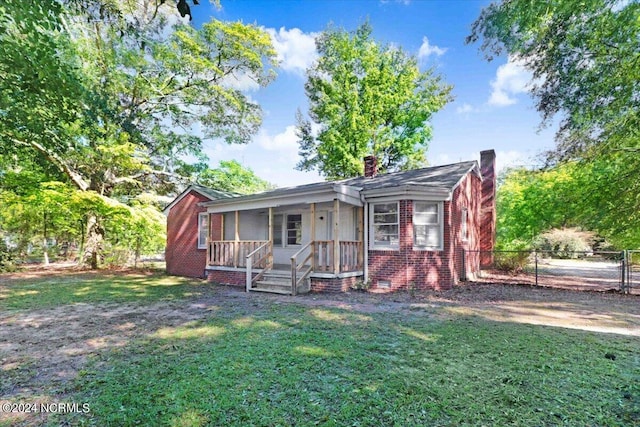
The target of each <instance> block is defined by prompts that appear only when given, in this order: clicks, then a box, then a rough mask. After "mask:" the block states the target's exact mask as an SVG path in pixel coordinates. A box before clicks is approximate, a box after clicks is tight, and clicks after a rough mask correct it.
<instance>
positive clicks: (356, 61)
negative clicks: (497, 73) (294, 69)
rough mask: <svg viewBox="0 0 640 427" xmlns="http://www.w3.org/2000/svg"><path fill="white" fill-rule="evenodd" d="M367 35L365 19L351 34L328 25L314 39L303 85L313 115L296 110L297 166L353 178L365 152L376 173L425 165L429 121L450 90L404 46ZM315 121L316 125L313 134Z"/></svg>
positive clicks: (447, 97)
mask: <svg viewBox="0 0 640 427" xmlns="http://www.w3.org/2000/svg"><path fill="white" fill-rule="evenodd" d="M371 32H372V29H371V26H370V25H369V24H368V23H365V24H363V25H361V26H360V27H359V28H358V29H357V30H356V31H355V32H353V33H349V32H346V31H344V30H337V29H334V28H329V29H328V30H326V31H324V32H323V33H322V34H321V35H320V36H319V37H318V39H317V40H316V46H317V49H318V53H319V59H318V60H317V62H316V63H315V64H314V65H313V66H312V67H311V68H310V69H309V70H307V74H308V80H307V83H306V84H305V92H306V94H307V97H308V98H309V103H310V107H309V116H310V119H311V120H308V119H305V118H304V117H303V116H302V114H301V113H300V112H299V113H298V115H297V122H298V124H297V135H298V138H299V144H300V149H299V153H300V156H301V157H302V160H301V161H300V162H299V163H298V165H297V168H298V169H299V170H304V171H308V170H313V169H317V170H318V171H319V172H320V173H321V174H322V175H324V176H326V177H327V178H329V179H339V178H347V177H353V176H358V175H362V173H363V165H362V158H363V157H364V156H365V155H370V154H373V155H375V156H376V157H377V159H378V165H379V170H380V171H381V172H385V171H389V170H395V169H411V168H415V167H417V166H419V165H422V164H424V162H425V151H426V149H427V145H428V141H429V139H430V138H431V127H430V125H429V119H430V118H431V116H432V115H433V114H434V113H435V112H437V111H438V110H440V109H441V108H442V107H443V106H444V105H445V104H446V103H447V102H449V101H450V99H451V97H450V91H451V87H450V86H448V85H445V84H443V83H442V82H441V79H440V77H437V76H434V74H433V70H427V71H425V72H421V71H420V69H419V67H418V63H417V60H416V58H415V57H413V56H410V55H408V54H407V53H405V52H404V51H403V50H402V49H400V48H398V47H394V46H381V45H380V44H378V43H377V42H375V41H374V40H372V38H371ZM313 123H316V124H318V125H320V130H319V132H318V134H317V135H315V134H314V131H313V129H314V126H313Z"/></svg>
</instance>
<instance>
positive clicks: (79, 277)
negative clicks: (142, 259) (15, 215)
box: [0, 271, 203, 311]
mask: <svg viewBox="0 0 640 427" xmlns="http://www.w3.org/2000/svg"><path fill="white" fill-rule="evenodd" d="M202 284H203V282H202V281H197V280H196V281H194V280H191V279H187V278H184V277H176V276H167V275H165V274H163V273H161V272H158V271H139V272H108V271H100V272H77V273H64V274H63V273H60V272H53V273H52V274H51V275H49V276H45V277H39V278H37V279H30V278H26V279H14V280H11V285H10V286H3V280H2V275H0V311H2V310H24V309H38V308H51V307H59V306H62V305H67V304H74V303H102V302H104V303H109V302H116V303H120V302H140V303H149V302H153V301H160V300H163V301H167V300H175V299H179V298H185V297H191V296H197V295H199V294H201V292H202V288H203V286H202Z"/></svg>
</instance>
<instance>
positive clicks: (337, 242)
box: [333, 199, 340, 274]
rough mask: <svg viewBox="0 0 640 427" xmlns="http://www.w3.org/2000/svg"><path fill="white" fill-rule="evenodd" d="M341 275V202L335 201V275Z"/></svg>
mask: <svg viewBox="0 0 640 427" xmlns="http://www.w3.org/2000/svg"><path fill="white" fill-rule="evenodd" d="M338 273H340V200H338V199H334V200H333V274H338Z"/></svg>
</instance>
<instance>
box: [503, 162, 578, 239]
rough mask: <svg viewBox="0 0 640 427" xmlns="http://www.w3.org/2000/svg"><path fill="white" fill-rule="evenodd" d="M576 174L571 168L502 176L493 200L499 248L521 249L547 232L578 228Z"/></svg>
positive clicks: (516, 172) (521, 170) (521, 172)
mask: <svg viewBox="0 0 640 427" xmlns="http://www.w3.org/2000/svg"><path fill="white" fill-rule="evenodd" d="M575 172H576V169H575V168H574V167H572V165H566V166H564V167H559V168H556V169H552V170H547V171H531V170H527V169H512V170H508V171H507V172H505V173H504V175H503V176H502V177H501V178H500V185H499V186H498V192H497V196H496V211H497V226H496V229H497V245H498V248H500V249H520V248H521V247H522V246H527V245H528V244H530V243H531V241H532V239H533V238H535V237H536V236H538V235H539V234H540V233H542V232H544V231H546V230H549V229H551V228H554V227H567V226H575V225H579V223H576V221H577V217H576V215H575V212H576V211H577V210H578V209H580V207H579V206H577V205H579V204H580V199H579V198H578V197H579V194H578V193H576V191H577V190H578V189H577V188H576V187H577V183H576V181H575V179H574V178H573V174H574V173H575Z"/></svg>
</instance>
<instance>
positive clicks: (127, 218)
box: [0, 182, 165, 265]
mask: <svg viewBox="0 0 640 427" xmlns="http://www.w3.org/2000/svg"><path fill="white" fill-rule="evenodd" d="M0 202H1V204H2V206H3V209H2V210H1V211H0V220H1V222H2V224H3V230H4V232H5V234H6V235H7V237H8V238H9V239H10V241H11V242H12V243H13V244H15V245H17V250H18V251H19V252H21V253H23V254H25V253H26V251H27V249H28V248H29V247H30V246H37V247H39V246H41V245H44V246H43V250H44V251H47V250H48V249H49V248H48V242H50V241H56V242H58V244H62V243H65V244H66V243H67V242H73V243H75V244H81V243H82V242H83V241H84V239H85V235H84V234H85V231H86V230H85V227H86V224H87V221H88V218H89V217H90V216H95V217H97V218H99V221H100V226H101V227H102V228H103V229H104V232H105V237H106V241H105V249H106V251H105V253H104V254H103V255H104V256H105V257H106V258H107V262H106V264H112V265H113V264H116V262H113V260H116V259H119V260H122V261H124V262H123V264H126V263H127V262H129V261H131V260H134V259H137V258H139V257H140V256H141V255H148V254H157V253H159V252H161V251H162V249H163V248H164V242H165V217H164V215H162V213H161V212H160V210H159V208H158V207H157V206H154V205H151V204H149V200H146V199H145V198H144V197H141V198H140V200H139V199H134V200H131V201H130V205H127V204H124V203H122V202H120V201H117V200H115V199H111V198H107V197H105V196H101V195H99V194H97V193H95V192H93V191H79V190H76V189H74V188H72V187H71V186H69V185H66V184H63V183H59V182H45V183H41V184H40V185H39V186H38V187H35V188H33V189H32V192H31V193H29V194H23V195H20V194H15V193H13V192H10V191H6V190H5V191H0ZM44 242H46V243H44ZM116 253H118V254H120V258H118V257H115V256H114V254H116ZM109 259H111V260H112V261H111V262H109Z"/></svg>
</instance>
